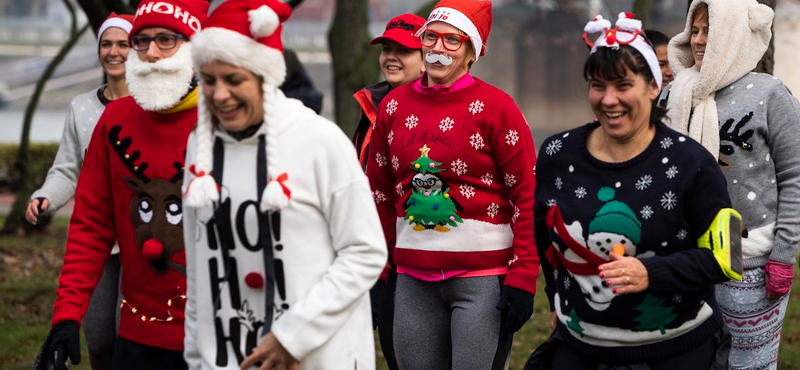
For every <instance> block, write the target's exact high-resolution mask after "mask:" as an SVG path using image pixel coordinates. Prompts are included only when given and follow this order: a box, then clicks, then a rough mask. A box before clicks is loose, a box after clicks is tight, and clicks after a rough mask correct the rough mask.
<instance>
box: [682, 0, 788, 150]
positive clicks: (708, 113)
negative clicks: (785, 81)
mask: <svg viewBox="0 0 800 370" xmlns="http://www.w3.org/2000/svg"><path fill="white" fill-rule="evenodd" d="M701 3H705V4H706V5H708V23H709V30H708V41H707V44H706V50H705V56H704V58H703V66H702V69H701V70H699V71H698V70H697V68H696V67H695V66H694V58H693V56H692V48H691V45H690V44H689V42H690V40H691V37H692V16H693V15H694V13H695V9H697V7H698V6H699V5H700V4H701ZM773 17H774V12H773V10H772V9H771V8H770V7H768V6H766V5H763V4H759V3H758V2H757V1H756V0H694V1H693V2H692V4H691V5H690V7H689V12H688V14H687V16H686V25H685V26H684V29H683V32H681V33H679V34H678V35H676V36H675V37H673V38H672V40H670V42H669V45H668V57H669V63H670V67H671V68H672V71H673V72H674V74H675V81H674V82H673V84H672V85H673V86H672V89H671V92H670V96H669V106H668V108H669V110H670V111H669V112H668V113H667V116H668V117H669V119H670V123H669V125H670V126H671V127H672V128H674V129H676V130H678V131H680V132H683V133H687V134H689V135H690V136H691V137H692V138H693V139H695V140H697V141H699V142H700V143H701V144H703V146H704V147H706V149H708V150H709V151H710V152H711V154H713V155H714V156H715V157H717V156H718V155H719V132H718V122H717V109H716V104H715V103H714V93H715V92H716V91H717V90H719V89H722V88H724V87H725V86H728V85H730V84H731V83H733V82H735V81H737V80H738V79H740V78H742V77H743V76H744V75H746V74H747V73H749V72H750V71H752V70H753V69H754V68H755V67H756V66H757V65H758V62H759V61H760V60H761V57H762V56H763V55H764V52H765V51H766V50H767V47H768V46H769V42H770V39H771V38H772V31H771V29H770V28H771V26H772V19H773ZM692 109H694V114H693V115H692V117H691V123H692V124H691V125H690V124H689V119H690V112H692ZM690 128H691V132H689V131H690Z"/></svg>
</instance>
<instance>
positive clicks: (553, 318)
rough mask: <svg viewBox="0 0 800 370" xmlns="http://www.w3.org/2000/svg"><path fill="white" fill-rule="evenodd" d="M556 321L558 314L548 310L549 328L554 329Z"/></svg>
mask: <svg viewBox="0 0 800 370" xmlns="http://www.w3.org/2000/svg"><path fill="white" fill-rule="evenodd" d="M556 323H558V314H556V311H553V312H550V329H552V330H556Z"/></svg>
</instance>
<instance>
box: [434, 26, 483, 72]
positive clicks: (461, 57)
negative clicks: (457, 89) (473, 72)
mask: <svg viewBox="0 0 800 370" xmlns="http://www.w3.org/2000/svg"><path fill="white" fill-rule="evenodd" d="M428 29H429V30H431V31H434V32H438V33H457V34H462V35H463V34H464V33H463V32H461V30H459V29H458V28H455V27H453V26H451V25H450V24H447V23H444V22H432V23H431V24H429V25H428ZM423 37H424V36H423ZM442 42H443V40H442V39H441V38H439V39H438V40H436V43H435V44H434V45H433V46H431V47H425V46H423V47H422V54H423V55H425V54H428V53H430V54H439V55H447V56H449V57H450V58H452V59H453V62H452V63H451V64H450V65H444V64H442V63H441V62H438V61H437V62H435V63H429V62H428V61H427V60H426V61H425V70H426V71H427V72H428V85H429V86H450V85H452V84H453V82H455V81H456V80H458V79H459V78H460V77H461V76H463V75H465V74H466V73H467V71H469V63H470V61H471V60H474V59H475V52H474V51H473V49H472V47H471V45H472V44H471V42H472V41H470V40H469V39H467V40H466V41H464V42H463V44H462V45H461V47H460V48H459V49H458V50H456V51H450V50H447V49H445V47H444V45H443V44H442Z"/></svg>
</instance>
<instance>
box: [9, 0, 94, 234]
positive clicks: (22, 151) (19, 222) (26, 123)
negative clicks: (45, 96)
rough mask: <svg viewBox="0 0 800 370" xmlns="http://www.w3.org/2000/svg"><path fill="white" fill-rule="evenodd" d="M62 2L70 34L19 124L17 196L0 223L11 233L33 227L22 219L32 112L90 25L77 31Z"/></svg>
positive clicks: (29, 182)
mask: <svg viewBox="0 0 800 370" xmlns="http://www.w3.org/2000/svg"><path fill="white" fill-rule="evenodd" d="M62 1H63V2H64V5H66V6H67V9H68V10H69V13H70V16H71V18H72V25H71V27H70V37H69V39H68V40H67V41H66V42H65V43H64V45H62V46H61V49H60V50H59V51H58V54H56V56H55V57H53V59H52V60H51V61H50V64H48V65H47V68H46V69H45V70H44V72H43V73H42V75H41V76H40V77H39V80H38V81H36V89H35V90H34V93H33V96H31V100H30V101H29V102H28V106H27V108H26V109H25V118H24V120H23V123H22V138H20V144H19V153H18V154H17V160H16V163H15V164H14V165H15V166H16V167H17V169H18V170H19V181H18V183H17V189H16V199H15V200H14V204H13V205H12V206H11V212H10V213H9V215H8V218H7V219H6V222H5V224H4V225H3V230H2V231H1V232H2V233H4V234H6V233H12V232H22V233H24V232H26V231H28V230H30V228H32V226H31V225H29V224H28V223H27V222H25V220H24V214H25V207H26V205H27V204H28V198H30V196H31V194H32V193H33V187H34V184H33V181H32V179H31V176H30V158H29V153H28V147H29V144H30V133H31V123H32V121H33V114H34V113H35V112H36V107H37V106H38V105H39V98H40V97H41V95H42V92H43V91H44V85H45V83H47V80H49V79H50V77H51V76H52V75H53V72H55V70H56V67H58V65H59V64H61V61H63V60H64V57H66V56H67V53H68V52H69V51H70V49H72V47H73V46H74V45H75V43H76V42H77V41H78V39H79V38H80V36H81V35H82V34H83V33H84V32H86V30H87V29H89V24H86V25H84V26H83V27H82V28H81V29H80V30H78V28H77V22H78V21H77V18H76V16H75V8H74V7H73V6H72V4H71V3H70V1H69V0H62Z"/></svg>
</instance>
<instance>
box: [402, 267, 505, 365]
mask: <svg viewBox="0 0 800 370" xmlns="http://www.w3.org/2000/svg"><path fill="white" fill-rule="evenodd" d="M504 277H505V276H504V275H503V276H486V277H474V278H453V279H449V280H444V281H435V282H429V281H421V280H417V279H414V278H412V277H409V276H408V275H405V274H398V277H397V291H396V292H395V311H394V314H395V316H394V350H395V356H396V357H397V365H398V367H399V368H400V369H408V370H417V369H419V370H423V369H454V370H462V369H480V370H487V369H503V368H505V366H506V365H507V360H508V358H509V355H510V353H511V340H512V336H513V335H512V334H509V333H505V332H503V333H501V329H500V328H501V327H502V326H501V324H502V321H503V320H505V314H506V312H505V311H502V312H501V311H500V310H498V309H497V308H495V306H496V305H497V302H498V301H499V300H500V293H501V289H502V284H503V278H504Z"/></svg>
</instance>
